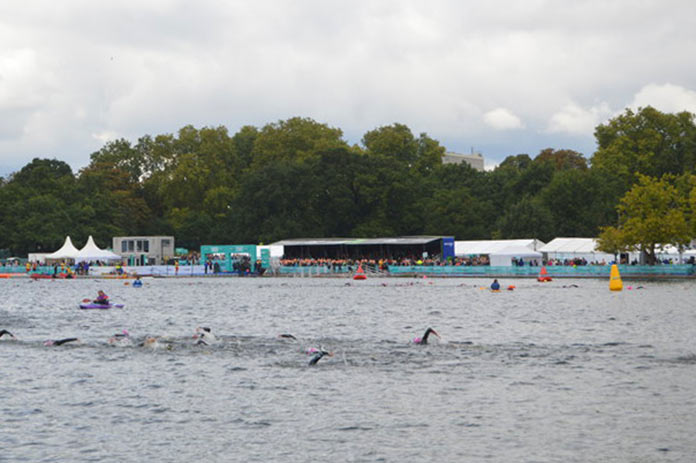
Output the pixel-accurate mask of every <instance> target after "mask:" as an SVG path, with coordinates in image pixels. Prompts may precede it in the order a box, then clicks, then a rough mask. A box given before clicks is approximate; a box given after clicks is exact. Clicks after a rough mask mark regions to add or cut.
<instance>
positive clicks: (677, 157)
mask: <svg viewBox="0 0 696 463" xmlns="http://www.w3.org/2000/svg"><path fill="white" fill-rule="evenodd" d="M595 138H596V139H597V145H598V149H597V152H596V153H595V154H594V156H593V157H592V167H593V168H597V169H601V170H606V171H608V172H611V173H612V174H614V175H616V176H618V177H619V178H621V179H622V180H623V181H624V184H625V187H626V190H628V189H630V186H631V185H632V184H633V183H635V182H636V181H637V180H638V176H639V175H647V176H650V177H661V176H662V175H664V174H674V175H681V174H684V173H690V172H693V170H694V167H695V165H696V126H695V125H694V115H693V114H691V113H688V112H681V113H677V114H665V113H662V112H660V111H658V110H656V109H655V108H652V107H650V106H648V107H646V108H640V109H639V110H638V111H637V112H633V111H632V110H631V109H627V110H626V112H625V113H624V114H622V115H619V116H617V117H615V118H613V119H611V120H610V121H609V122H607V123H606V124H601V125H599V126H598V127H597V128H596V129H595Z"/></svg>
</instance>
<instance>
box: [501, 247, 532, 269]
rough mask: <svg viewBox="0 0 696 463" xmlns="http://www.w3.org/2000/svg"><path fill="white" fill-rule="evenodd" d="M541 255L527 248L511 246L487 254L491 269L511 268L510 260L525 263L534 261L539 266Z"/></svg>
mask: <svg viewBox="0 0 696 463" xmlns="http://www.w3.org/2000/svg"><path fill="white" fill-rule="evenodd" d="M541 257H542V254H541V253H540V252H538V251H535V250H533V249H529V248H528V247H527V246H520V245H513V246H508V247H507V248H503V249H500V250H498V251H494V252H491V253H490V254H489V260H490V263H491V267H511V266H512V259H517V260H519V259H522V260H523V261H525V262H531V261H536V263H537V265H540V264H541Z"/></svg>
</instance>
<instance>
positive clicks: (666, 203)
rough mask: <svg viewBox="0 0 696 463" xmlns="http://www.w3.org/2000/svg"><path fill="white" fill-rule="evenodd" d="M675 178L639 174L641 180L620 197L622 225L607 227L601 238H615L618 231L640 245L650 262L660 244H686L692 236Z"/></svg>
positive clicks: (633, 245) (635, 245) (627, 242)
mask: <svg viewBox="0 0 696 463" xmlns="http://www.w3.org/2000/svg"><path fill="white" fill-rule="evenodd" d="M672 181H674V177H673V176H669V175H666V176H663V177H662V178H661V179H656V178H653V177H648V176H645V175H640V176H639V177H638V183H637V184H636V185H634V186H633V188H631V190H630V191H628V193H626V195H624V197H623V198H621V203H620V204H619V206H618V211H619V226H618V227H617V228H616V229H615V228H614V227H607V228H606V229H604V232H603V234H602V236H601V238H602V239H603V240H607V241H609V240H610V239H612V240H615V239H616V236H617V235H618V237H619V238H620V240H621V242H622V243H623V244H624V245H625V246H627V247H631V248H634V249H640V250H641V251H642V252H643V253H644V254H645V256H646V258H647V262H648V264H650V265H654V264H655V263H656V261H657V258H656V249H657V248H658V247H659V246H662V245H667V244H672V245H674V246H685V245H686V244H687V243H688V242H689V241H690V239H691V234H690V233H689V229H688V225H687V219H686V213H685V212H686V210H685V206H686V204H685V202H686V201H685V198H684V197H683V196H681V195H680V194H679V191H678V190H677V188H676V187H675V186H674V185H672V183H671V182H672ZM617 230H618V231H617ZM605 234H606V236H605Z"/></svg>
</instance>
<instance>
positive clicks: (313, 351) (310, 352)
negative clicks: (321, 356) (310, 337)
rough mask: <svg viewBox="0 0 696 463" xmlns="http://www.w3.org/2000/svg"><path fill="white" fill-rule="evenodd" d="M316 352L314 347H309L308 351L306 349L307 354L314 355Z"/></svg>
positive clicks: (317, 350)
mask: <svg viewBox="0 0 696 463" xmlns="http://www.w3.org/2000/svg"><path fill="white" fill-rule="evenodd" d="M317 352H319V349H317V348H316V347H310V348H309V349H307V353H308V354H316V353H317Z"/></svg>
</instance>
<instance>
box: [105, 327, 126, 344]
mask: <svg viewBox="0 0 696 463" xmlns="http://www.w3.org/2000/svg"><path fill="white" fill-rule="evenodd" d="M109 344H130V333H129V332H128V330H123V331H121V332H120V333H116V334H114V335H113V336H111V337H110V338H109Z"/></svg>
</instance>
